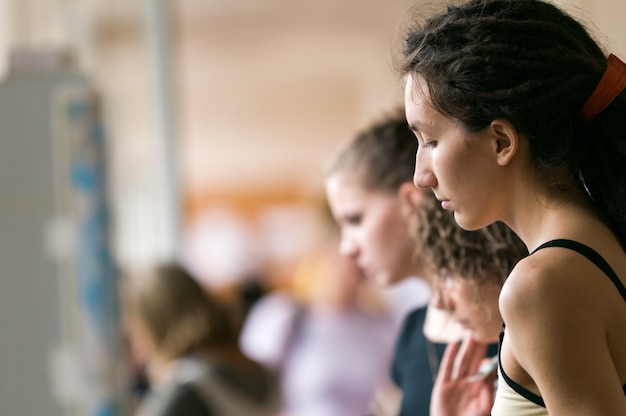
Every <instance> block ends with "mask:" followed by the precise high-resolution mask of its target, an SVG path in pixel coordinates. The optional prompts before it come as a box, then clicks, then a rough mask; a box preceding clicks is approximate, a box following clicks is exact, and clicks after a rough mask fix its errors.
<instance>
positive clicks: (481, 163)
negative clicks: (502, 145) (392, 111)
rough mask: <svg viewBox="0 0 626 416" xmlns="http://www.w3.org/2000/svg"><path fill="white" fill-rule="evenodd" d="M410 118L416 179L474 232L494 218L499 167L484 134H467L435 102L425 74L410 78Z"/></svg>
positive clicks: (407, 103)
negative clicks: (414, 137) (429, 94)
mask: <svg viewBox="0 0 626 416" xmlns="http://www.w3.org/2000/svg"><path fill="white" fill-rule="evenodd" d="M405 111H406V117H407V121H408V123H409V126H410V127H411V130H412V131H413V132H414V134H415V136H416V137H417V141H418V143H419V146H418V151H417V154H416V158H415V175H414V178H413V179H414V183H415V185H416V186H417V187H419V188H431V189H432V190H433V192H434V193H435V196H436V197H437V199H438V200H439V201H440V202H441V205H442V207H443V208H444V209H447V210H451V211H454V218H455V220H456V221H457V223H458V224H459V225H460V226H461V227H463V228H465V229H467V230H475V229H478V228H481V227H484V226H486V225H488V224H490V223H491V222H493V221H494V212H495V211H494V207H496V206H497V205H498V204H497V203H498V201H499V200H500V199H501V198H500V197H499V194H498V193H496V186H497V184H498V178H499V171H497V170H496V168H497V164H494V163H495V161H494V158H493V150H492V149H490V141H489V140H487V137H486V135H485V134H484V133H482V132H479V133H471V134H470V133H467V132H466V131H465V130H464V129H463V128H462V127H461V125H460V123H459V122H457V121H456V120H454V119H452V118H449V117H446V116H444V115H443V114H441V113H440V112H438V111H437V110H435V109H434V108H433V107H432V105H431V104H430V98H429V96H428V87H427V85H426V83H425V82H424V81H423V80H422V79H421V78H419V77H418V78H413V77H411V76H409V77H407V80H406V84H405Z"/></svg>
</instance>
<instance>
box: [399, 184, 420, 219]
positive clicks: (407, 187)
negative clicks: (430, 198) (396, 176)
mask: <svg viewBox="0 0 626 416" xmlns="http://www.w3.org/2000/svg"><path fill="white" fill-rule="evenodd" d="M398 196H399V197H400V200H401V201H402V204H403V205H404V206H406V207H407V208H408V210H409V211H411V212H415V211H416V210H417V209H418V208H419V206H420V205H421V204H422V200H423V199H424V190H423V189H419V188H418V187H417V186H415V184H414V183H413V182H405V183H403V184H402V185H400V189H398Z"/></svg>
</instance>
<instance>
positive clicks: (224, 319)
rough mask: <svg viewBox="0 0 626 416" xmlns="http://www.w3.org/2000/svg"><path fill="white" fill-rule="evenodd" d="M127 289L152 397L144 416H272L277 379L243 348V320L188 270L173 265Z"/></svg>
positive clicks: (136, 348) (133, 340) (126, 309)
mask: <svg viewBox="0 0 626 416" xmlns="http://www.w3.org/2000/svg"><path fill="white" fill-rule="evenodd" d="M125 283H126V284H125V285H124V286H123V292H122V300H123V319H124V324H125V325H124V327H125V330H126V334H127V336H128V339H129V341H130V347H131V354H132V355H133V358H134V360H135V361H136V362H139V363H143V364H145V368H146V374H147V378H148V382H149V391H148V393H147V395H146V396H145V397H144V398H143V399H142V401H141V403H140V405H139V408H138V410H137V412H136V415H138V416H180V415H185V416H211V415H213V416H216V415H229V416H261V415H268V416H274V415H276V414H277V409H278V405H279V402H278V396H277V393H276V386H275V380H274V378H273V376H272V375H271V374H270V373H268V372H267V371H266V370H265V369H264V368H263V367H261V366H259V365H258V364H256V363H254V362H252V361H250V360H249V359H247V358H246V357H245V356H244V355H243V354H241V352H240V350H239V349H238V346H237V337H238V333H239V331H238V330H239V324H238V318H237V313H236V312H234V311H233V310H231V308H230V307H229V306H228V305H227V304H226V303H224V302H223V301H222V300H220V299H219V298H218V297H216V296H214V295H213V294H212V293H210V292H208V291H207V290H206V289H204V288H203V287H202V286H201V285H200V284H199V283H198V282H197V281H196V280H195V279H194V278H193V277H192V276H191V275H190V274H189V273H188V272H187V271H186V270H185V269H184V268H183V267H181V266H180V265H177V264H168V265H162V266H159V267H156V268H155V269H154V270H152V271H150V272H148V273H145V274H141V275H136V276H127V279H126V281H125Z"/></svg>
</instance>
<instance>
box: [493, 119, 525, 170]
mask: <svg viewBox="0 0 626 416" xmlns="http://www.w3.org/2000/svg"><path fill="white" fill-rule="evenodd" d="M487 128H488V129H489V130H490V133H491V134H492V135H493V143H494V146H493V148H494V153H495V156H496V161H497V163H498V165H500V166H505V165H508V164H509V163H510V162H511V160H512V159H513V157H514V156H515V155H516V154H517V151H518V149H519V146H520V136H519V133H518V132H517V130H516V129H515V127H513V125H512V124H511V123H510V122H508V121H506V120H494V121H492V122H491V124H490V125H489V127H487Z"/></svg>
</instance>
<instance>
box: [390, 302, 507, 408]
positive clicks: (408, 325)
mask: <svg viewBox="0 0 626 416" xmlns="http://www.w3.org/2000/svg"><path fill="white" fill-rule="evenodd" d="M426 311H427V307H422V308H418V309H415V310H414V311H412V312H410V313H409V314H408V315H407V317H406V318H405V320H404V322H403V325H402V330H401V332H400V335H399V337H398V339H397V340H396V347H395V354H394V357H393V361H392V364H391V379H392V380H393V382H394V383H395V384H396V385H397V386H398V387H399V388H400V389H401V390H402V403H401V406H400V413H399V416H429V409H430V395H431V393H432V389H433V378H432V375H431V368H430V364H429V362H428V350H429V348H432V349H431V351H433V352H435V356H436V361H437V363H439V362H441V358H442V357H443V352H444V350H445V348H446V344H439V343H430V347H429V346H428V345H427V343H428V342H430V341H427V340H426V337H425V336H424V320H425V319H426ZM497 348H498V344H497V343H494V344H491V345H490V346H489V348H488V351H487V355H488V356H489V357H492V356H494V355H495V354H497ZM437 370H438V368H437ZM435 375H436V374H435Z"/></svg>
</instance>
